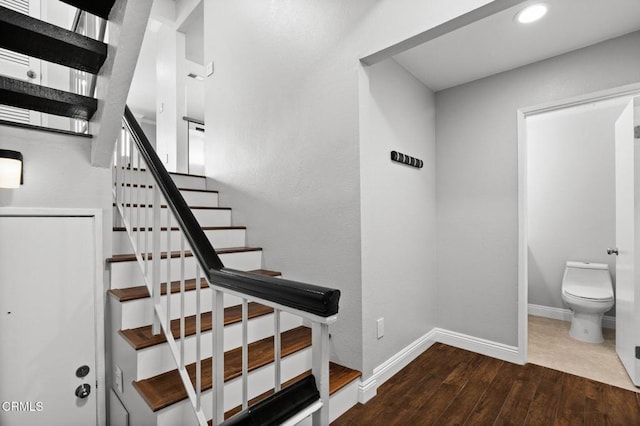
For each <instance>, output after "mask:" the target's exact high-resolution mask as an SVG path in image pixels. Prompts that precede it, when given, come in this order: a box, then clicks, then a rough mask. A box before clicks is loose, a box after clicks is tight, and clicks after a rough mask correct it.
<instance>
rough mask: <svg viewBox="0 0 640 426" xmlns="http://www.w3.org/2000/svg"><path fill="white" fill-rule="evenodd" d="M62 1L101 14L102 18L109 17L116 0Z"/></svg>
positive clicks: (97, 14)
mask: <svg viewBox="0 0 640 426" xmlns="http://www.w3.org/2000/svg"><path fill="white" fill-rule="evenodd" d="M62 2H63V3H67V4H70V5H71V6H74V7H77V8H78V9H81V10H84V11H86V12H89V13H91V14H94V15H96V16H99V17H101V18H102V19H109V12H111V8H112V7H113V4H114V3H115V0H62Z"/></svg>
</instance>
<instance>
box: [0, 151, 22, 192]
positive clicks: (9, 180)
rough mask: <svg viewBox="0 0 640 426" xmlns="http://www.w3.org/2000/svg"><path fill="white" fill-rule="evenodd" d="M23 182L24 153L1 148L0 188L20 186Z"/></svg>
mask: <svg viewBox="0 0 640 426" xmlns="http://www.w3.org/2000/svg"><path fill="white" fill-rule="evenodd" d="M22 183H23V172H22V153H20V152H18V151H11V150H8V149H0V188H19V187H20V185H22Z"/></svg>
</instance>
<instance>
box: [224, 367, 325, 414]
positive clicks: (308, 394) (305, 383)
mask: <svg viewBox="0 0 640 426" xmlns="http://www.w3.org/2000/svg"><path fill="white" fill-rule="evenodd" d="M319 400H320V393H319V392H318V388H317V387H316V380H315V378H314V377H313V376H307V377H305V378H304V379H301V380H299V381H298V382H296V383H294V384H292V385H290V386H287V387H286V388H283V389H282V390H280V391H279V392H277V393H274V394H273V395H271V396H269V397H268V398H266V399H264V400H262V401H260V402H258V403H257V404H255V405H253V406H251V407H249V408H247V409H246V410H244V411H241V412H239V413H238V414H236V415H235V416H234V417H232V418H230V419H229V420H227V421H226V422H224V423H222V425H221V426H254V425H260V426H271V425H273V426H275V425H280V424H282V423H284V422H285V421H287V420H289V419H290V418H292V417H293V416H294V415H296V414H298V413H299V412H300V411H302V410H304V409H305V408H307V407H309V406H310V405H311V404H313V403H315V402H317V401H319Z"/></svg>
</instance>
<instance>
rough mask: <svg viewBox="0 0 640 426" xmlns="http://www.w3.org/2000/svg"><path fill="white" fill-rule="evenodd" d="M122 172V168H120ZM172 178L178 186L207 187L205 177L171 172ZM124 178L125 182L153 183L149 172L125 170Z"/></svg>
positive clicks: (188, 187) (119, 178)
mask: <svg viewBox="0 0 640 426" xmlns="http://www.w3.org/2000/svg"><path fill="white" fill-rule="evenodd" d="M120 172H122V169H120ZM169 174H170V175H171V178H172V179H173V181H174V182H175V184H176V186H177V187H178V188H187V189H207V180H206V178H203V177H198V176H184V175H176V174H173V173H169ZM144 179H148V180H149V182H146V181H145V180H144ZM118 180H119V181H121V180H122V177H118ZM124 180H125V182H129V183H134V184H138V183H141V184H143V185H144V184H151V180H152V178H151V175H150V174H148V173H147V172H139V171H136V170H129V169H125V170H124Z"/></svg>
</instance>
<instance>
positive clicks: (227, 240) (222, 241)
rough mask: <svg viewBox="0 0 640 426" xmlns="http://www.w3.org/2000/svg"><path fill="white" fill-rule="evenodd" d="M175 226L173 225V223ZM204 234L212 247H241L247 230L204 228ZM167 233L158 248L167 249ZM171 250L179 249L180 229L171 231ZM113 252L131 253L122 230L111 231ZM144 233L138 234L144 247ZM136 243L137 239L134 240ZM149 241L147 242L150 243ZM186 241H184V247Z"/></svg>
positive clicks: (129, 244)
mask: <svg viewBox="0 0 640 426" xmlns="http://www.w3.org/2000/svg"><path fill="white" fill-rule="evenodd" d="M174 226H175V225H174ZM204 233H205V235H206V236H207V238H209V241H211V245H213V247H215V248H218V249H221V248H229V247H243V246H244V245H245V244H246V241H247V237H246V234H247V230H246V229H206V230H204ZM167 234H168V232H163V233H162V236H161V238H160V250H161V251H166V250H167ZM170 234H171V250H172V251H177V250H179V249H180V239H181V238H182V233H181V232H180V231H171V233H170ZM112 235H113V254H127V253H133V248H132V247H131V241H130V240H129V236H128V235H127V233H126V232H124V231H116V232H113V234H112ZM134 238H137V236H136V234H134ZM143 238H144V233H142V234H140V245H141V246H142V247H144V242H143V240H142V239H143ZM151 238H152V236H151V233H149V241H151ZM136 243H137V240H136ZM150 244H151V243H149V245H150ZM186 245H187V243H186V242H185V247H186Z"/></svg>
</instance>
